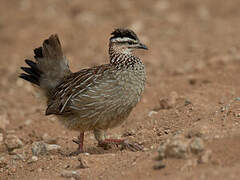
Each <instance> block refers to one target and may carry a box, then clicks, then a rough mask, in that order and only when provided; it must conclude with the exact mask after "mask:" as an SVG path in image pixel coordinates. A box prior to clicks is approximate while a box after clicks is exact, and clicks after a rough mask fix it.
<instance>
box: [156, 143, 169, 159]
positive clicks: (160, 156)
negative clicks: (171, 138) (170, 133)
mask: <svg viewBox="0 0 240 180" xmlns="http://www.w3.org/2000/svg"><path fill="white" fill-rule="evenodd" d="M166 149H167V145H166V143H161V144H160V146H159V148H158V157H157V158H158V159H159V160H162V159H163V158H165V151H166Z"/></svg>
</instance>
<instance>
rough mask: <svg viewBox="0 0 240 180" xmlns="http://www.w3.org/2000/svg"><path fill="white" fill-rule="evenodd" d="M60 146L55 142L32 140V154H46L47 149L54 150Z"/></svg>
mask: <svg viewBox="0 0 240 180" xmlns="http://www.w3.org/2000/svg"><path fill="white" fill-rule="evenodd" d="M60 148H61V146H59V145H57V144H47V143H44V142H43V141H38V142H34V143H33V144H32V154H33V155H34V156H39V155H44V154H47V153H48V152H49V151H56V150H58V149H60Z"/></svg>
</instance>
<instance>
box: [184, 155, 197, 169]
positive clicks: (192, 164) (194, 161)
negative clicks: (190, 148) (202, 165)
mask: <svg viewBox="0 0 240 180" xmlns="http://www.w3.org/2000/svg"><path fill="white" fill-rule="evenodd" d="M197 164H198V161H197V159H196V158H193V159H188V160H187V161H186V163H185V164H184V165H183V166H182V168H181V171H184V170H186V169H189V168H193V167H196V166H197Z"/></svg>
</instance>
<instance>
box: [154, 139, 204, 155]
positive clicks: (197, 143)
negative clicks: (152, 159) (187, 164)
mask: <svg viewBox="0 0 240 180" xmlns="http://www.w3.org/2000/svg"><path fill="white" fill-rule="evenodd" d="M204 149H205V145H204V142H203V140H202V139H201V138H200V137H194V138H192V139H191V137H184V136H183V135H175V136H173V137H172V138H169V139H167V140H165V141H164V142H162V143H161V144H160V146H159V148H158V157H157V159H158V160H162V159H164V158H166V157H172V158H181V159H186V158H189V157H192V156H195V155H197V156H199V155H201V154H204ZM205 156H207V155H205Z"/></svg>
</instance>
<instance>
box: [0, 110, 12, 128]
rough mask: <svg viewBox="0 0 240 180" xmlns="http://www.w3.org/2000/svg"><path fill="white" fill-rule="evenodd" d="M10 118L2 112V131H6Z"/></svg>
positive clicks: (0, 124) (0, 121)
mask: <svg viewBox="0 0 240 180" xmlns="http://www.w3.org/2000/svg"><path fill="white" fill-rule="evenodd" d="M9 123H10V122H9V117H8V114H7V113H5V112H0V129H6V127H7V125H9Z"/></svg>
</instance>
